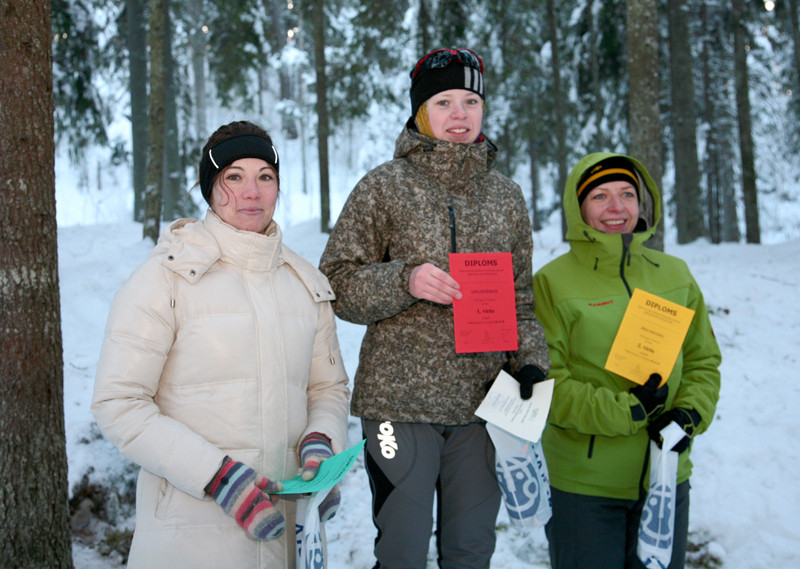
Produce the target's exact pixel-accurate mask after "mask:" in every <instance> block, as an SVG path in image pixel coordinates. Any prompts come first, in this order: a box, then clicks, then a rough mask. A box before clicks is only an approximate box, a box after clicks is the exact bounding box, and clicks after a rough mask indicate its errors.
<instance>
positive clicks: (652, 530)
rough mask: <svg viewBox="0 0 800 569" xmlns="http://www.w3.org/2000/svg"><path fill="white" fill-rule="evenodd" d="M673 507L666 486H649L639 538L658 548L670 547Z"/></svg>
mask: <svg viewBox="0 0 800 569" xmlns="http://www.w3.org/2000/svg"><path fill="white" fill-rule="evenodd" d="M673 507H674V505H673V503H672V491H671V490H670V488H669V487H668V486H666V485H663V484H661V485H658V486H656V487H651V488H650V491H649V493H648V495H647V501H646V502H645V505H644V509H643V510H642V521H641V523H640V525H639V540H640V541H642V542H644V543H646V544H649V545H652V546H654V547H658V548H660V549H666V548H671V547H672V519H673V515H674V514H673V511H672V510H673Z"/></svg>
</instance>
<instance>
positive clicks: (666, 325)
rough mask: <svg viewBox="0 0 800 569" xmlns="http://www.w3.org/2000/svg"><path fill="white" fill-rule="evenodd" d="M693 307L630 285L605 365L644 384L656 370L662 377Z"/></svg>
mask: <svg viewBox="0 0 800 569" xmlns="http://www.w3.org/2000/svg"><path fill="white" fill-rule="evenodd" d="M692 318H694V310H692V309H691V308H686V307H685V306H681V305H680V304H676V303H674V302H670V301H669V300H666V299H664V298H660V297H658V296H656V295H654V294H650V293H649V292H645V291H643V290H641V289H638V288H637V289H634V291H633V294H632V295H631V300H630V302H629V303H628V308H627V309H626V310H625V315H624V316H623V317H622V322H621V323H620V325H619V329H618V330H617V335H616V337H615V338H614V343H613V344H612V345H611V351H609V353H608V359H607V360H606V366H605V367H606V369H607V370H608V371H611V372H614V373H617V374H619V375H621V376H622V377H624V378H626V379H629V380H631V381H633V382H635V383H639V384H644V383H645V382H646V381H647V380H648V378H649V377H650V375H651V374H653V373H658V374H660V375H661V377H662V378H663V381H666V380H667V378H668V377H669V376H670V374H671V373H672V368H673V367H674V366H675V360H676V359H677V358H678V353H679V352H680V350H681V346H683V340H684V338H686V332H688V331H689V325H690V324H691V323H692Z"/></svg>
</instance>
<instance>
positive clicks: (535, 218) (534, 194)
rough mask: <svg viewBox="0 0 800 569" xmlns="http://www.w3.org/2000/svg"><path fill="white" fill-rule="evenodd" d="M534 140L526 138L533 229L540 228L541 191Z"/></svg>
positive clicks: (537, 229)
mask: <svg viewBox="0 0 800 569" xmlns="http://www.w3.org/2000/svg"><path fill="white" fill-rule="evenodd" d="M537 146H538V145H537V143H536V140H535V139H534V138H533V137H530V138H529V139H528V160H529V161H530V171H531V228H532V229H533V230H534V231H539V230H541V229H542V221H541V220H540V219H539V206H538V205H537V202H538V200H539V193H540V192H541V185H540V184H539V164H538V163H537V158H538V154H539V153H538V148H537Z"/></svg>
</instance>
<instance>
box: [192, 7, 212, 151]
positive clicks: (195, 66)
mask: <svg viewBox="0 0 800 569" xmlns="http://www.w3.org/2000/svg"><path fill="white" fill-rule="evenodd" d="M188 6H189V10H190V12H191V21H192V28H191V29H192V31H191V34H190V38H189V41H191V44H192V75H193V77H194V89H193V90H194V113H193V115H194V117H193V118H194V125H195V132H194V136H195V138H196V139H197V140H203V138H204V137H207V136H208V135H209V132H208V125H207V124H206V107H207V103H206V33H205V31H204V30H203V26H202V25H201V23H202V22H203V19H204V17H205V6H204V0H191V2H189V4H188Z"/></svg>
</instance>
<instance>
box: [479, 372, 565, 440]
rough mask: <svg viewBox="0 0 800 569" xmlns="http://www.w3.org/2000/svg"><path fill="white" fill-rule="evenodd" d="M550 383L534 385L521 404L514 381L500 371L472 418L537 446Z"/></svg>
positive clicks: (543, 421) (551, 395)
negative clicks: (529, 396)
mask: <svg viewBox="0 0 800 569" xmlns="http://www.w3.org/2000/svg"><path fill="white" fill-rule="evenodd" d="M553 383H554V380H552V379H548V380H545V381H542V382H540V383H537V384H536V385H534V386H533V395H532V396H531V398H530V399H528V400H523V399H522V398H521V397H520V396H519V383H518V382H517V380H516V379H514V378H513V377H511V376H510V375H509V374H507V373H506V372H504V371H500V373H499V374H498V376H497V379H495V380H494V383H493V384H492V387H491V389H490V390H489V393H487V394H486V397H485V398H484V400H483V402H481V404H480V405H479V406H478V409H477V410H476V411H475V414H476V415H477V416H478V417H480V418H481V419H483V420H485V421H487V422H489V423H492V424H494V425H497V426H498V427H500V428H501V429H504V430H506V431H508V432H509V433H511V434H514V435H516V436H518V437H519V438H521V439H525V440H527V441H531V442H534V443H535V442H538V441H539V439H540V438H541V436H542V431H543V430H544V426H545V422H546V421H547V413H548V412H549V411H550V401H552V399H553Z"/></svg>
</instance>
